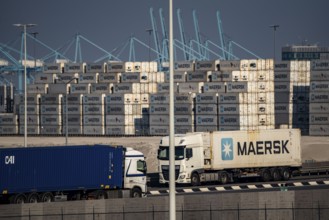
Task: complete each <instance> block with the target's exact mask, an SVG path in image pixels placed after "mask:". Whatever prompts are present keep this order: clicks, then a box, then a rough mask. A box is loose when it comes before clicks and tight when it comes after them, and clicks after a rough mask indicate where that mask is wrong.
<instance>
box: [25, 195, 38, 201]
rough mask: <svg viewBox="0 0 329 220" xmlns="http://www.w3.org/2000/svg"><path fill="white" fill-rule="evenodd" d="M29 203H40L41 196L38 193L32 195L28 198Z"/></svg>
mask: <svg viewBox="0 0 329 220" xmlns="http://www.w3.org/2000/svg"><path fill="white" fill-rule="evenodd" d="M27 202H28V203H38V202H39V195H38V193H30V194H29V196H28V197H27Z"/></svg>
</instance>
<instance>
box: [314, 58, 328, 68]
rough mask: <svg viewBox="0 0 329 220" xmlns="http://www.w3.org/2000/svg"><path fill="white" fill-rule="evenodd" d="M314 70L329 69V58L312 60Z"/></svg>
mask: <svg viewBox="0 0 329 220" xmlns="http://www.w3.org/2000/svg"><path fill="white" fill-rule="evenodd" d="M311 69H312V70H329V60H312V64H311Z"/></svg>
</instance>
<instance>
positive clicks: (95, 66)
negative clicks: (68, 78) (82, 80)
mask: <svg viewBox="0 0 329 220" xmlns="http://www.w3.org/2000/svg"><path fill="white" fill-rule="evenodd" d="M104 72H105V64H104V63H87V64H86V73H104Z"/></svg>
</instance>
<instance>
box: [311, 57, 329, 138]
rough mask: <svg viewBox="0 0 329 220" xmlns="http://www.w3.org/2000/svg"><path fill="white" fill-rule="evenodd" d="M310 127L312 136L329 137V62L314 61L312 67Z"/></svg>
mask: <svg viewBox="0 0 329 220" xmlns="http://www.w3.org/2000/svg"><path fill="white" fill-rule="evenodd" d="M309 111H310V115H309V118H310V127H309V129H310V130H309V132H310V135H312V136H328V135H329V61H314V62H313V63H312V66H311V84H310V107H309Z"/></svg>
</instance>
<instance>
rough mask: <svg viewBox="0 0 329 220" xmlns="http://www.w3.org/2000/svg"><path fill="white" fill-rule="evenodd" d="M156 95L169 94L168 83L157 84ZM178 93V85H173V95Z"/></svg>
mask: <svg viewBox="0 0 329 220" xmlns="http://www.w3.org/2000/svg"><path fill="white" fill-rule="evenodd" d="M157 91H158V93H166V94H169V92H170V90H169V83H158V88H157ZM176 92H178V83H177V84H176V83H175V84H174V93H176Z"/></svg>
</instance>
